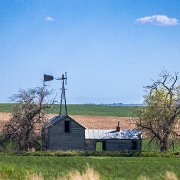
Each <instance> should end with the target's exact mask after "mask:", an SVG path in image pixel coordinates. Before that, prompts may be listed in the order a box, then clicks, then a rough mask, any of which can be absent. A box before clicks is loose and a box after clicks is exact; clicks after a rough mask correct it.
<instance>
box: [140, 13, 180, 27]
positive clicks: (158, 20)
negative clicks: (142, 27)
mask: <svg viewBox="0 0 180 180" xmlns="http://www.w3.org/2000/svg"><path fill="white" fill-rule="evenodd" d="M136 23H139V24H153V25H163V26H175V25H178V24H179V21H178V19H176V18H170V17H168V16H166V15H153V16H145V17H143V18H139V19H136Z"/></svg>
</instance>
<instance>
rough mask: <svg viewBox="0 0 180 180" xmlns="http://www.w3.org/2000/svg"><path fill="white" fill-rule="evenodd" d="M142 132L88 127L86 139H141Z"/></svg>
mask: <svg viewBox="0 0 180 180" xmlns="http://www.w3.org/2000/svg"><path fill="white" fill-rule="evenodd" d="M141 135H142V132H141V131H140V130H129V129H128V130H121V131H114V130H101V129H86V130H85V138H86V139H141V138H142V136H141Z"/></svg>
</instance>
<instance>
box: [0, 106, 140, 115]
mask: <svg viewBox="0 0 180 180" xmlns="http://www.w3.org/2000/svg"><path fill="white" fill-rule="evenodd" d="M14 105H15V104H11V103H9V104H8V103H7V104H0V112H10V111H11V109H12V108H13V106H14ZM137 107H138V106H131V105H129V106H106V105H90V104H69V105H67V108H68V114H69V115H85V116H115V117H132V116H133V111H134V110H135V109H136V108H137ZM47 113H49V114H58V113H59V105H58V104H55V105H54V106H53V108H51V109H49V110H48V112H47Z"/></svg>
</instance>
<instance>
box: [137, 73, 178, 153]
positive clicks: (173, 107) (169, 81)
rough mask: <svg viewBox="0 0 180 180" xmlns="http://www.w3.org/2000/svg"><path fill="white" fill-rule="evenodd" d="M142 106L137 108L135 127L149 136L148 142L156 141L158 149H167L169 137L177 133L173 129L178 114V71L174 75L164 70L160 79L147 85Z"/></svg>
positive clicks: (175, 135)
mask: <svg viewBox="0 0 180 180" xmlns="http://www.w3.org/2000/svg"><path fill="white" fill-rule="evenodd" d="M146 89H147V90H148V93H147V95H146V96H145V102H144V105H145V106H144V107H142V108H140V109H139V110H137V112H136V113H137V114H136V115H137V117H138V120H137V127H138V128H140V129H142V130H144V131H145V132H146V134H147V135H148V136H149V137H150V138H151V140H150V142H152V141H156V142H158V145H159V148H160V151H161V152H162V151H166V150H168V142H169V139H170V137H173V136H174V137H177V136H179V134H177V132H175V131H174V125H175V124H176V122H177V120H178V117H179V115H180V85H179V84H178V73H175V75H174V76H172V75H170V74H169V73H167V72H166V71H163V72H162V74H161V75H160V79H159V80H157V81H154V83H153V84H152V85H150V86H147V87H146Z"/></svg>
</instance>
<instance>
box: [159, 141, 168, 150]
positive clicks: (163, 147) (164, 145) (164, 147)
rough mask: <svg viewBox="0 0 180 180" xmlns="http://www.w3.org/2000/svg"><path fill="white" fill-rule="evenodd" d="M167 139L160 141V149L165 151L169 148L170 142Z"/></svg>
mask: <svg viewBox="0 0 180 180" xmlns="http://www.w3.org/2000/svg"><path fill="white" fill-rule="evenodd" d="M167 142H168V141H167V139H165V140H161V141H160V151H161V152H165V151H167V150H168V143H167Z"/></svg>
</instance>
